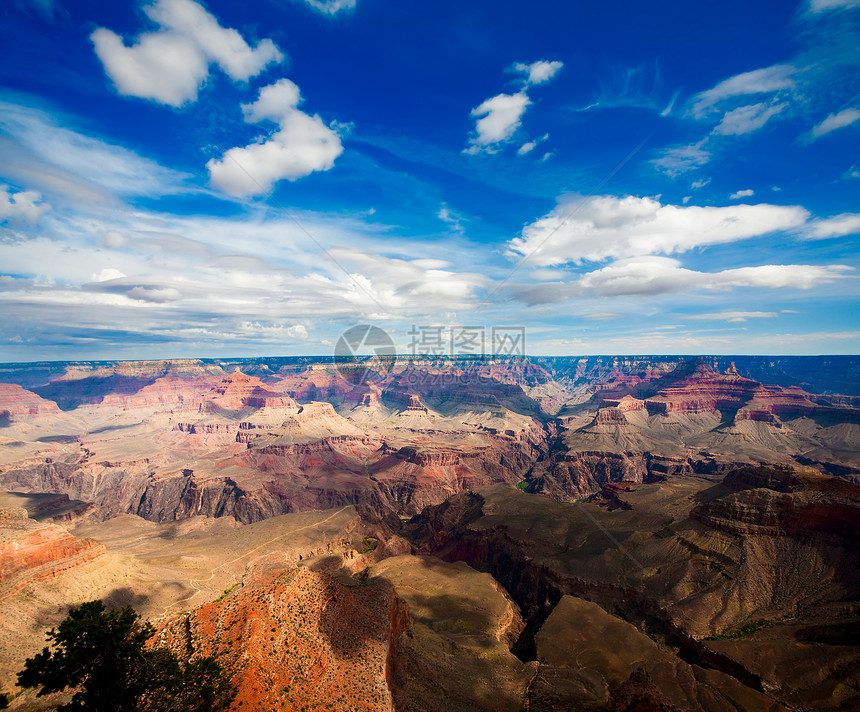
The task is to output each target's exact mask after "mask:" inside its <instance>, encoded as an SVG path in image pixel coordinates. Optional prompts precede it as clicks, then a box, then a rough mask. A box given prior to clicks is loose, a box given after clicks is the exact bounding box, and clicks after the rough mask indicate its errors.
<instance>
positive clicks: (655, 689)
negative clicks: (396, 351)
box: [0, 356, 860, 712]
mask: <svg viewBox="0 0 860 712" xmlns="http://www.w3.org/2000/svg"><path fill="white" fill-rule="evenodd" d="M390 366H391V368H390V369H389V370H387V371H385V372H384V373H379V374H372V375H373V377H371V378H370V379H364V378H363V377H362V378H358V376H359V375H361V376H363V375H364V373H363V371H362V370H361V369H356V370H355V371H350V370H348V369H344V368H343V366H342V365H339V364H335V363H333V362H332V360H331V359H314V358H312V357H301V358H300V357H296V358H257V359H235V360H230V359H226V360H212V359H198V360H195V359H186V360H165V361H117V362H69V363H57V362H50V363H48V362H46V363H31V364H2V365H0V491H2V492H3V493H2V494H0V689H7V690H8V689H10V688H11V686H12V684H13V683H14V674H13V673H14V671H15V670H17V669H20V666H21V663H22V661H23V659H24V658H25V657H26V656H28V655H32V654H33V653H35V652H36V651H38V650H39V649H41V646H42V645H43V640H44V637H43V636H44V631H45V630H46V629H47V628H49V627H50V626H51V625H56V623H57V622H58V621H59V620H60V619H61V615H62V613H63V611H65V610H67V609H68V606H69V605H71V604H73V603H75V602H80V601H83V600H90V599H92V598H96V597H98V598H104V599H105V600H106V601H107V602H108V603H109V604H111V605H123V604H125V603H131V604H133V605H135V606H136V607H137V608H138V609H139V610H141V611H142V612H143V613H144V615H146V616H147V617H150V618H151V619H152V620H153V621H155V622H156V625H157V627H158V631H159V632H158V636H157V639H158V641H159V643H160V644H163V645H167V646H168V647H171V648H172V649H173V650H175V651H176V652H177V654H180V655H186V656H188V655H191V656H194V655H208V654H214V655H218V656H220V658H221V659H222V661H224V664H225V665H226V666H227V668H228V671H229V672H230V675H231V678H232V680H233V682H234V684H235V685H236V686H237V689H238V695H237V698H236V701H235V702H234V706H233V708H232V709H235V710H239V709H241V710H243V711H244V710H249V709H259V710H285V711H286V710H294V709H309V710H316V709H326V705H333V707H332V709H337V710H386V711H389V710H398V711H401V710H403V711H405V710H430V711H433V710H439V712H442V711H443V710H444V711H445V712H449V711H450V710H464V711H465V710H487V711H488V712H489V711H490V710H500V711H501V710H505V711H507V710H522V711H523V712H535V711H537V710H548V709H583V710H606V711H607V712H615V711H617V710H623V709H643V710H650V709H653V710H657V709H660V710H672V709H675V710H691V711H692V710H708V711H713V712H717V711H720V712H722V711H723V710H726V711H727V712H728V711H729V710H750V712H752V711H753V710H773V712H776V711H777V710H783V709H799V710H805V709H834V710H836V709H850V708H852V707H851V705H853V704H855V702H857V703H860V679H858V674H857V672H856V671H857V670H860V665H858V664H857V663H860V648H858V644H857V638H856V635H857V626H858V625H860V623H858V621H860V608H858V605H860V604H858V601H860V529H858V522H859V521H860V357H853V356H821V357H750V356H737V357H724V356H719V357H713V356H708V357H700V358H689V357H671V356H623V357H622V356H619V357H609V356H606V357H582V358H575V357H564V358H561V357H559V358H538V357H533V358H499V359H488V358H433V359H425V358H399V359H396V360H395V361H394V362H393V363H391V364H390ZM57 700H58V701H57V703H60V702H62V700H61V699H59V698H57ZM39 704H41V703H40V702H38V701H37V700H35V698H33V697H32V695H30V694H29V693H25V694H23V695H21V696H19V697H16V698H15V700H14V701H13V707H15V706H17V707H18V708H20V709H22V710H30V709H32V710H36V709H51V707H50V706H48V707H45V706H42V707H39V706H38V705H39ZM631 704H635V705H638V706H634V707H631V706H630V705H631Z"/></svg>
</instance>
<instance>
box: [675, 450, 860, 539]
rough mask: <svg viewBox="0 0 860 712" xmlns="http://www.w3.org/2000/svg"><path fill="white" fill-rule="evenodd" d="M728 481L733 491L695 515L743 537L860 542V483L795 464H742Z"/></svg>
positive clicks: (726, 479)
mask: <svg viewBox="0 0 860 712" xmlns="http://www.w3.org/2000/svg"><path fill="white" fill-rule="evenodd" d="M723 484H725V485H726V486H728V487H731V488H732V489H733V490H735V491H734V492H733V493H732V494H730V495H728V496H726V497H721V498H719V499H715V500H712V501H710V502H707V503H706V504H702V505H699V506H697V507H695V508H694V509H693V510H692V511H691V513H690V516H691V517H692V518H693V519H696V520H698V521H700V522H702V523H703V524H706V525H707V526H710V527H713V528H715V529H720V530H722V531H727V532H730V533H732V534H738V535H767V536H798V537H805V538H807V540H808V539H809V538H810V537H813V536H816V535H817V536H819V537H820V536H824V537H830V538H833V537H836V538H845V539H848V540H853V541H855V542H856V541H857V540H860V486H858V485H856V484H853V483H851V482H846V481H844V480H840V479H837V478H833V477H827V476H825V475H821V474H820V473H818V472H815V471H805V470H799V469H792V468H789V467H758V468H752V467H749V468H741V469H738V470H735V471H733V472H729V473H728V474H727V475H726V477H725V478H724V479H723Z"/></svg>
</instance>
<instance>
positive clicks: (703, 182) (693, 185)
mask: <svg viewBox="0 0 860 712" xmlns="http://www.w3.org/2000/svg"><path fill="white" fill-rule="evenodd" d="M710 182H711V179H710V178H700V179H699V180H694V181H693V182H692V183H690V188H691V189H692V190H698V189H699V188H704V187H705V186H706V185H708V183H710Z"/></svg>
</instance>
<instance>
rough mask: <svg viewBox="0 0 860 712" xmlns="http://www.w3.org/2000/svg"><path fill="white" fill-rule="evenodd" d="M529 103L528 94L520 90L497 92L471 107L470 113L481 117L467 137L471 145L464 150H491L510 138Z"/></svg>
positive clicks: (474, 151)
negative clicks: (507, 92) (511, 92)
mask: <svg viewBox="0 0 860 712" xmlns="http://www.w3.org/2000/svg"><path fill="white" fill-rule="evenodd" d="M531 103H532V102H531V99H529V98H528V95H527V94H526V93H525V92H524V91H521V92H517V93H516V94H498V95H497V96H494V97H491V98H489V99H487V100H486V101H485V102H483V103H482V104H480V105H479V106H476V107H475V108H474V109H472V114H471V115H472V116H474V117H481V118H479V119H478V121H477V122H476V123H475V134H474V135H473V136H472V137H471V138H470V139H469V140H470V143H471V146H470V147H469V148H468V149H466V152H467V153H478V152H480V151H482V150H483V151H490V152H492V151H494V150H495V147H496V146H497V145H498V144H500V143H504V142H505V141H507V140H508V139H510V138H511V136H513V134H514V132H515V131H516V130H517V129H518V128H519V127H520V123H521V120H522V116H523V114H524V113H525V111H526V109H527V108H528V107H529V105H530V104H531Z"/></svg>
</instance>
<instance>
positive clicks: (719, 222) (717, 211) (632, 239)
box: [508, 196, 809, 266]
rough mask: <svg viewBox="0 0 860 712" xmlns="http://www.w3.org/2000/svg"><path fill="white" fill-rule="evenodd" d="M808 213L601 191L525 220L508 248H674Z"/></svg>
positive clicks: (794, 220) (598, 252) (786, 223)
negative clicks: (602, 193)
mask: <svg viewBox="0 0 860 712" xmlns="http://www.w3.org/2000/svg"><path fill="white" fill-rule="evenodd" d="M808 216H809V213H808V212H807V211H806V210H805V209H803V208H801V207H796V206H779V205H767V204H762V205H733V206H727V207H710V206H709V207H700V206H684V207H682V206H677V205H662V204H661V203H660V202H659V201H657V200H654V199H652V198H637V197H634V196H627V197H624V198H617V197H614V196H596V197H591V198H586V199H583V200H578V199H571V200H567V201H565V202H563V203H561V204H559V205H558V206H557V207H556V208H555V209H554V210H553V211H552V212H551V213H549V214H548V215H546V216H544V217H543V218H540V219H539V220H537V221H535V222H533V223H531V224H529V225H526V227H525V228H524V229H523V232H522V236H521V237H517V238H514V239H513V240H511V241H510V242H509V243H508V248H509V254H514V253H515V254H519V255H530V257H529V259H530V261H531V262H533V263H534V264H536V265H539V266H549V265H558V264H564V263H569V262H575V263H581V262H582V261H584V260H587V261H592V262H596V261H603V260H606V259H610V258H615V259H620V258H626V257H634V256H640V255H649V254H658V253H662V254H672V253H680V252H686V251H687V250H691V249H693V248H696V247H702V246H705V245H715V244H720V243H727V242H735V241H737V240H744V239H747V238H750V237H755V236H758V235H764V234H767V233H770V232H774V231H776V230H789V229H794V228H797V227H799V226H801V225H803V224H804V223H805V222H806V220H807V218H808Z"/></svg>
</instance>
